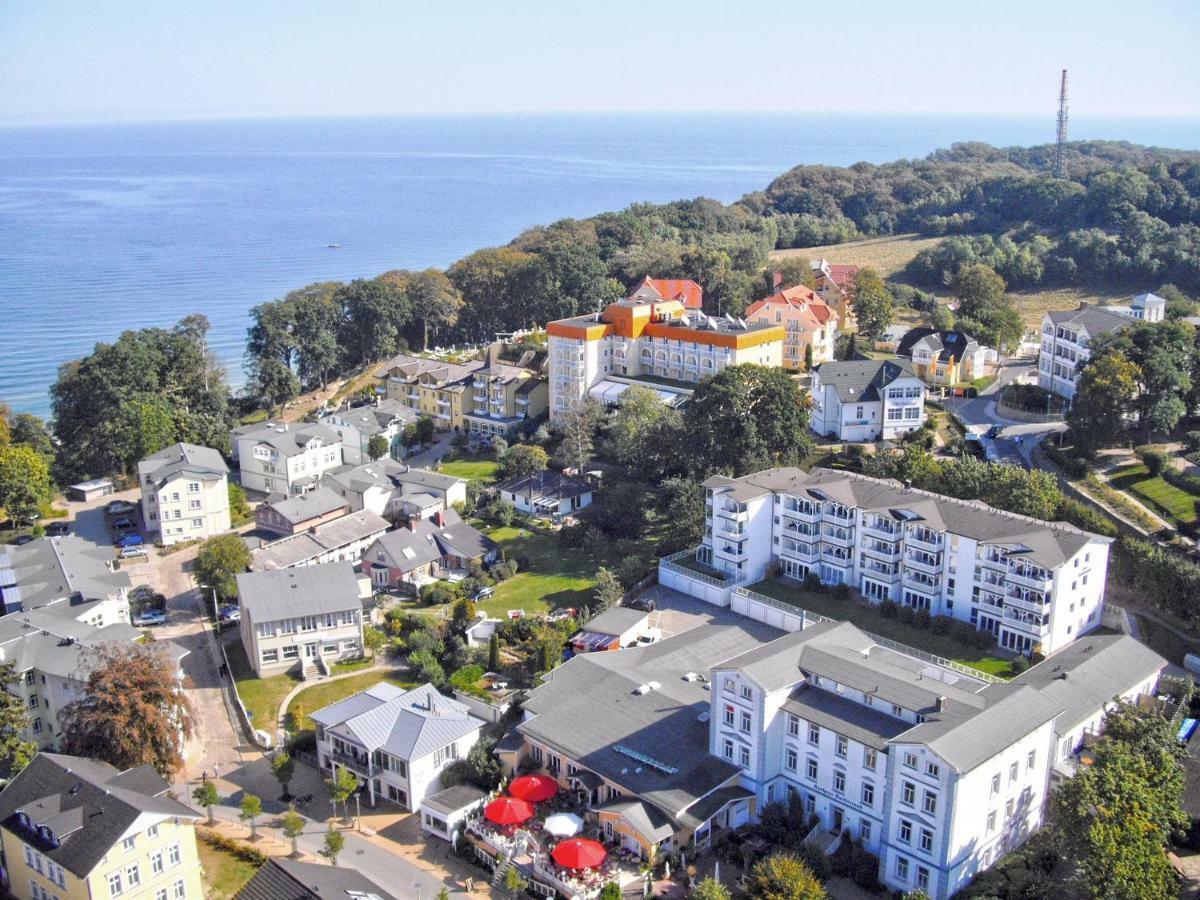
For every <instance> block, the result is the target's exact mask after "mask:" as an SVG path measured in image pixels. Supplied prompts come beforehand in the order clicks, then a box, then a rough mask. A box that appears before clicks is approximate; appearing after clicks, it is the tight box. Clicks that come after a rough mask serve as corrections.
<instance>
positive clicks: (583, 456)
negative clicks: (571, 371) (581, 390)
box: [554, 397, 604, 472]
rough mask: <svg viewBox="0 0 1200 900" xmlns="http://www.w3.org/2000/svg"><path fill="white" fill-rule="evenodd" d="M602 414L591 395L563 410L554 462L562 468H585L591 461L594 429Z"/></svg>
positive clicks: (597, 403)
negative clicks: (559, 438) (559, 439)
mask: <svg viewBox="0 0 1200 900" xmlns="http://www.w3.org/2000/svg"><path fill="white" fill-rule="evenodd" d="M603 416H604V410H603V408H602V407H601V406H600V403H599V402H598V401H597V400H595V399H594V398H592V397H585V398H584V399H582V400H580V401H579V402H578V403H576V404H575V405H574V406H572V407H571V408H570V409H568V410H567V411H566V412H564V413H563V416H562V418H561V419H560V420H559V423H558V432H559V434H560V435H561V441H560V442H559V445H558V451H557V452H556V453H555V455H554V459H555V462H556V463H558V464H560V465H562V466H563V467H564V468H572V469H576V470H578V471H580V472H582V471H583V470H585V469H586V468H587V465H588V463H589V462H590V461H591V458H592V449H593V447H594V446H595V440H596V430H597V429H598V428H599V426H600V421H601V419H602V418H603Z"/></svg>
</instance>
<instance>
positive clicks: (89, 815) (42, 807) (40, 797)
mask: <svg viewBox="0 0 1200 900" xmlns="http://www.w3.org/2000/svg"><path fill="white" fill-rule="evenodd" d="M168 788H169V785H167V783H166V782H165V781H163V780H162V779H161V778H159V777H158V775H157V774H156V773H155V772H154V770H153V769H151V768H150V767H149V766H142V767H139V768H138V769H133V770H129V771H126V772H124V773H122V772H120V771H118V770H117V769H115V768H114V767H112V766H110V765H109V764H108V763H104V762H99V761H98V760H92V759H85V758H83V757H78V756H63V755H60V754H57V753H39V754H38V755H37V756H36V757H35V758H34V760H33V761H32V762H31V763H30V764H29V765H28V766H26V767H25V768H24V769H22V770H21V771H20V772H19V773H18V774H17V775H16V776H15V777H14V778H13V780H12V781H11V782H9V784H8V786H7V787H5V789H4V790H3V792H0V826H2V827H4V828H6V829H7V830H8V831H10V832H12V833H14V834H17V835H19V836H20V837H21V839H22V840H24V841H27V842H28V843H31V844H33V845H34V846H37V848H38V849H39V850H40V851H41V852H42V853H43V854H44V855H45V856H47V857H48V858H50V859H52V860H54V862H56V863H58V864H59V865H61V866H62V867H63V868H64V869H67V870H68V871H70V872H71V873H72V874H74V875H76V876H78V877H80V878H86V877H87V876H88V875H89V874H91V872H92V870H93V869H95V867H96V866H97V865H98V864H99V863H100V862H101V861H102V860H103V859H104V857H105V855H106V854H107V853H108V852H109V851H110V850H111V849H112V847H113V845H114V844H116V842H117V841H118V840H120V839H121V837H122V836H123V835H124V833H125V831H126V830H127V829H128V828H129V827H130V826H131V825H133V823H134V822H135V821H137V819H138V817H139V816H140V815H143V814H148V815H152V816H155V815H157V816H162V817H164V818H167V817H171V818H175V817H178V818H181V819H189V820H194V819H197V818H199V816H197V814H196V813H194V812H193V811H192V810H190V809H188V808H187V807H186V806H184V805H182V804H181V803H178V802H177V801H175V800H172V799H171V798H170V797H168V796H166V793H167V790H168ZM18 812H23V813H25V814H26V815H28V816H29V818H30V819H31V820H32V822H33V824H34V825H35V826H37V825H39V824H45V825H46V826H47V827H49V828H50V829H51V830H52V831H54V833H55V835H56V837H57V838H58V839H59V846H58V847H54V848H51V847H49V846H47V845H45V844H39V842H38V841H37V839H36V838H33V839H31V838H30V836H29V835H28V832H23V831H22V828H21V825H20V823H19V822H18V819H17V813H18Z"/></svg>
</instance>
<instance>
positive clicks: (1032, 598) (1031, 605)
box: [1004, 588, 1050, 613]
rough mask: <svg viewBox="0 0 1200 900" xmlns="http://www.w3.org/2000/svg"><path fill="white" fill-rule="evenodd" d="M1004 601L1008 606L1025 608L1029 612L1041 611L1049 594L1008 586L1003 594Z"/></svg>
mask: <svg viewBox="0 0 1200 900" xmlns="http://www.w3.org/2000/svg"><path fill="white" fill-rule="evenodd" d="M1004 602H1005V604H1006V605H1008V606H1015V607H1017V608H1018V609H1026V610H1029V611H1030V612H1036V613H1042V612H1045V611H1046V607H1047V606H1048V605H1049V603H1050V595H1049V594H1046V593H1044V592H1042V591H1023V590H1021V589H1019V588H1009V589H1008V591H1006V592H1005V594H1004Z"/></svg>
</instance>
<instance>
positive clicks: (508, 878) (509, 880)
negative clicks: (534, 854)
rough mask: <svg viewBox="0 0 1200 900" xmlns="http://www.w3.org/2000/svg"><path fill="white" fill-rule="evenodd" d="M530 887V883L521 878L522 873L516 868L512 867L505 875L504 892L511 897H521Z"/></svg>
mask: <svg viewBox="0 0 1200 900" xmlns="http://www.w3.org/2000/svg"><path fill="white" fill-rule="evenodd" d="M527 887H529V882H527V881H526V880H525V879H524V878H522V877H521V871H520V870H519V869H518V868H517V867H516V866H510V867H509V868H508V870H507V871H506V872H505V873H504V890H505V891H507V892H508V895H509V896H510V897H517V896H520V895H521V894H523V893H524V892H525V888H527Z"/></svg>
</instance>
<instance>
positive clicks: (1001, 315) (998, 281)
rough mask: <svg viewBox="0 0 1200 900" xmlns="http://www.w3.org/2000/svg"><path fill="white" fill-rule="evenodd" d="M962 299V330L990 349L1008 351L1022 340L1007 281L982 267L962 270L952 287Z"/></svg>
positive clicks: (1016, 312)
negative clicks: (980, 340)
mask: <svg viewBox="0 0 1200 900" xmlns="http://www.w3.org/2000/svg"><path fill="white" fill-rule="evenodd" d="M950 287H951V289H952V290H953V291H954V295H955V296H956V297H958V299H959V307H958V319H959V320H960V321H959V327H960V328H962V329H963V330H964V331H967V332H968V333H970V334H972V335H973V336H975V337H977V338H980V339H982V340H983V341H984V342H985V343H987V344H988V345H989V346H992V347H996V348H997V349H1000V350H1009V349H1012V348H1013V347H1015V346H1016V345H1017V343H1018V342H1019V341H1020V340H1021V333H1022V330H1023V328H1022V325H1021V314H1020V313H1019V312H1018V311H1017V309H1016V307H1015V306H1013V302H1012V298H1011V297H1009V296H1008V295H1007V294H1006V293H1005V288H1006V285H1005V283H1004V279H1003V278H1001V277H1000V276H999V275H997V274H996V272H995V270H993V269H991V268H990V267H988V266H985V265H983V264H982V263H972V264H971V265H967V266H963V267H962V268H961V269H959V270H958V274H956V275H955V276H954V280H953V281H952V282H951V284H950Z"/></svg>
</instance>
